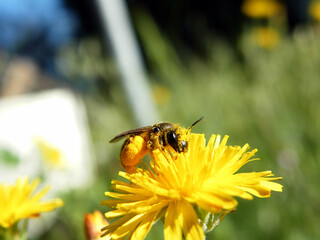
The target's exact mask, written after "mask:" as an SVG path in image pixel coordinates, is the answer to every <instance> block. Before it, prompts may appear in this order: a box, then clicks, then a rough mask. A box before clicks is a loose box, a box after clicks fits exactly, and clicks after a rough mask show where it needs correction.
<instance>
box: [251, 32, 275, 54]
mask: <svg viewBox="0 0 320 240" xmlns="http://www.w3.org/2000/svg"><path fill="white" fill-rule="evenodd" d="M252 37H253V39H254V41H255V43H256V44H257V45H259V46H260V47H262V48H265V49H274V48H275V47H276V46H278V45H279V42H280V36H279V33H278V32H277V31H276V30H275V29H273V28H270V27H257V28H254V29H253V32H252Z"/></svg>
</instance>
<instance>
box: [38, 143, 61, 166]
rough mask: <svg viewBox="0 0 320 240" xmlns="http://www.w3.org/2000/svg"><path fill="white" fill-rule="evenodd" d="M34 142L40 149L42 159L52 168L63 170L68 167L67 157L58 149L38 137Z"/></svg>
mask: <svg viewBox="0 0 320 240" xmlns="http://www.w3.org/2000/svg"><path fill="white" fill-rule="evenodd" d="M34 141H35V143H36V145H37V147H38V150H39V153H40V155H41V158H42V159H43V161H44V162H45V163H47V164H48V165H49V166H50V167H53V168H63V167H65V166H66V161H65V157H64V155H63V153H62V152H61V150H60V149H59V148H58V147H56V146H53V145H52V144H51V143H49V142H48V141H46V140H45V139H43V138H41V137H36V138H35V139H34Z"/></svg>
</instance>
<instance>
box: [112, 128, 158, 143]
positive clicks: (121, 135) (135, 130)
mask: <svg viewBox="0 0 320 240" xmlns="http://www.w3.org/2000/svg"><path fill="white" fill-rule="evenodd" d="M151 129H152V126H147V127H141V128H136V129H132V130H129V131H126V132H123V133H120V134H118V135H117V136H115V137H114V138H112V139H111V140H110V142H109V143H114V142H117V141H119V140H120V139H122V138H124V137H126V136H129V135H138V134H139V133H143V132H147V131H150V130H151Z"/></svg>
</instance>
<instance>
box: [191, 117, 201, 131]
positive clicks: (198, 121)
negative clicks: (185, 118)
mask: <svg viewBox="0 0 320 240" xmlns="http://www.w3.org/2000/svg"><path fill="white" fill-rule="evenodd" d="M202 119H204V116H202V117H201V118H199V119H198V120H197V121H195V122H194V123H193V124H192V125H191V126H190V127H188V130H189V131H190V130H191V128H193V127H194V125H196V124H197V123H199V122H200V121H202Z"/></svg>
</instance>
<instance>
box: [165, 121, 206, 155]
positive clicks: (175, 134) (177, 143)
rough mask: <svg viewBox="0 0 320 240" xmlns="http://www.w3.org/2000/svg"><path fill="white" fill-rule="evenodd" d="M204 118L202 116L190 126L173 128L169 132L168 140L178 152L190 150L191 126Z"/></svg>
mask: <svg viewBox="0 0 320 240" xmlns="http://www.w3.org/2000/svg"><path fill="white" fill-rule="evenodd" d="M202 119H203V117H201V118H200V119H198V120H197V121H195V122H194V123H193V124H192V125H191V126H190V127H189V128H187V129H185V128H182V127H179V128H177V129H173V130H171V131H169V132H168V133H167V140H168V143H169V145H170V146H171V147H172V148H173V149H174V150H175V151H176V152H179V153H181V152H187V151H188V142H189V138H190V131H191V128H192V127H193V126H194V125H196V124H197V123H198V122H200V121H201V120H202Z"/></svg>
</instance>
